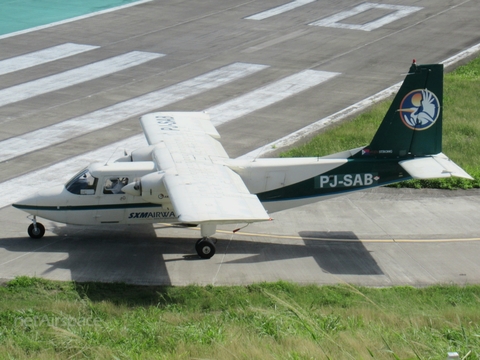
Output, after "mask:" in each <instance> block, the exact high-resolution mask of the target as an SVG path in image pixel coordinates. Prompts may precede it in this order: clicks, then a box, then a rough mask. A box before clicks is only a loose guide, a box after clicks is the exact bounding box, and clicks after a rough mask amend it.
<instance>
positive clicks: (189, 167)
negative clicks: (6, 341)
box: [140, 112, 270, 224]
mask: <svg viewBox="0 0 480 360" xmlns="http://www.w3.org/2000/svg"><path fill="white" fill-rule="evenodd" d="M140 122H141V124H142V127H143V131H144V133H145V136H146V138H147V141H148V143H149V144H150V145H155V149H154V150H153V159H154V161H155V163H156V165H157V167H158V169H159V170H162V171H164V172H165V174H164V176H163V183H164V185H165V187H166V189H167V191H168V194H169V197H170V200H171V202H172V205H173V207H174V209H175V212H176V213H177V215H178V217H179V220H180V221H181V222H184V223H194V224H200V223H205V222H215V223H217V224H221V223H236V222H255V221H265V220H269V219H270V217H269V216H268V214H267V213H266V211H265V209H264V207H263V206H262V204H261V202H260V201H259V200H258V198H257V196H256V195H253V194H250V192H249V191H248V189H247V187H246V186H245V184H244V183H243V181H242V179H241V177H240V176H239V175H238V174H237V173H235V172H234V171H233V170H231V169H230V168H229V167H227V166H226V165H224V162H225V160H227V159H228V155H227V153H226V152H225V150H224V149H223V147H222V145H221V144H220V142H218V141H217V140H215V139H214V138H219V137H220V135H219V134H218V132H217V130H216V129H215V127H214V126H213V125H212V124H211V122H210V119H209V116H208V115H207V114H205V113H185V112H164V113H153V114H148V115H144V116H142V118H141V119H140Z"/></svg>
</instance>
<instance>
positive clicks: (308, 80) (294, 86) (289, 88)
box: [205, 70, 339, 126]
mask: <svg viewBox="0 0 480 360" xmlns="http://www.w3.org/2000/svg"><path fill="white" fill-rule="evenodd" d="M337 75H339V73H335V72H327V71H317V70H304V71H302V72H299V73H297V74H293V75H290V76H288V77H286V78H284V79H281V80H279V81H275V82H273V83H271V84H269V85H266V86H263V87H261V88H259V89H257V90H254V91H252V92H249V93H248V94H245V95H243V96H239V97H237V98H235V99H232V100H230V101H227V102H225V103H223V104H220V105H217V106H213V107H211V108H209V109H206V110H205V111H206V112H207V113H208V114H210V118H211V120H212V123H213V125H215V126H218V125H221V124H224V123H226V122H228V121H230V120H232V119H237V118H239V117H241V116H243V115H246V114H249V113H251V112H253V111H255V110H259V109H262V108H264V107H267V106H269V105H272V104H274V103H276V102H278V101H281V100H284V99H286V98H287V97H290V96H292V95H295V94H298V93H300V92H302V91H304V90H307V89H309V88H311V87H313V86H317V85H319V84H321V83H322V82H324V81H327V80H329V79H331V78H333V77H335V76H337Z"/></svg>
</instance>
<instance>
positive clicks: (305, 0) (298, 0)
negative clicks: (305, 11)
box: [245, 0, 316, 20]
mask: <svg viewBox="0 0 480 360" xmlns="http://www.w3.org/2000/svg"><path fill="white" fill-rule="evenodd" d="M315 1H316V0H295V1H292V2H289V3H287V4H284V5H281V6H277V7H275V8H273V9H270V10H266V11H262V12H261V13H258V14H255V15H252V16H248V17H246V18H245V19H246V20H264V19H267V18H269V17H272V16H276V15H279V14H283V13H285V12H287V11H290V10H293V9H296V8H298V7H300V6H304V5H307V4H310V3H312V2H315Z"/></svg>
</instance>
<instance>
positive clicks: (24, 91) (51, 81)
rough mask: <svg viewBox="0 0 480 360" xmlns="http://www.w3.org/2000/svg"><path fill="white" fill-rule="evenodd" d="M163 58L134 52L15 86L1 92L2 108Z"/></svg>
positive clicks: (153, 54) (157, 55) (0, 104)
mask: <svg viewBox="0 0 480 360" xmlns="http://www.w3.org/2000/svg"><path fill="white" fill-rule="evenodd" d="M162 56H165V55H164V54H155V53H148V52H143V51H132V52H129V53H126V54H123V55H119V56H115V57H113V58H110V59H106V60H102V61H98V62H95V63H93V64H89V65H85V66H81V67H79V68H76V69H73V70H68V71H65V72H63V73H60V74H55V75H51V76H47V77H44V78H41V79H38V80H34V81H30V82H27V83H23V84H20V85H15V86H12V87H9V88H6V89H3V90H0V106H4V105H7V104H11V103H15V102H17V101H21V100H25V99H29V98H31V97H34V96H37V95H41V94H45V93H49V92H52V91H56V90H60V89H64V88H66V87H69V86H73V85H76V84H80V83H82V82H85V81H89V80H93V79H97V78H99V77H102V76H105V75H109V74H113V73H115V72H118V71H121V70H125V69H128V68H130V67H133V66H137V65H140V64H143V63H145V62H147V61H150V60H153V59H156V58H159V57H162Z"/></svg>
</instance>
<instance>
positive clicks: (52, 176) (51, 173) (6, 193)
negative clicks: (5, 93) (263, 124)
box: [0, 63, 338, 208]
mask: <svg viewBox="0 0 480 360" xmlns="http://www.w3.org/2000/svg"><path fill="white" fill-rule="evenodd" d="M232 66H236V67H240V68H241V67H242V66H244V67H245V69H244V70H249V71H254V70H255V69H256V70H257V71H258V70H261V69H263V68H265V67H266V66H265V65H253V64H239V63H237V64H233V65H229V66H228V67H227V68H230V67H232ZM249 67H252V68H250V69H249ZM223 69H225V68H223ZM219 70H222V69H219ZM222 73H224V71H222V72H220V71H217V72H216V73H215V76H212V74H211V73H208V74H206V76H204V78H203V80H202V81H199V80H198V78H195V79H192V80H189V81H186V82H185V83H188V84H189V85H188V86H185V85H183V86H181V87H178V88H177V89H176V90H175V92H177V93H181V92H183V91H186V89H188V88H189V87H190V86H192V83H197V84H198V85H197V87H201V88H204V87H205V86H211V84H212V81H214V78H216V79H217V81H222V80H223V79H224V78H225V76H226V77H230V78H232V76H233V75H235V74H234V73H233V74H231V75H230V76H228V75H226V74H225V76H223V75H222ZM336 75H338V73H331V72H324V71H315V70H305V71H302V72H300V73H298V74H294V75H291V76H288V77H286V78H284V79H281V80H279V81H276V82H274V83H272V84H270V85H267V86H264V87H263V88H261V89H258V90H256V91H253V92H251V93H248V94H246V95H244V96H240V97H239V98H236V99H233V100H232V101H228V102H227V103H226V104H227V106H225V108H224V110H222V111H226V112H228V116H227V117H223V118H222V120H221V121H222V123H225V122H227V121H230V120H233V119H235V118H237V117H240V116H242V115H245V114H246V113H248V112H252V111H255V110H257V109H259V108H261V107H264V106H267V105H266V104H265V103H264V102H266V103H268V104H273V103H274V102H277V101H281V100H283V99H285V98H286V97H288V96H291V95H294V94H296V93H298V92H300V91H303V90H305V89H307V88H309V87H311V86H315V85H318V84H319V83H321V82H323V81H326V80H328V79H331V78H332V77H334V76H336ZM307 78H310V79H309V80H307ZM182 84H183V83H182ZM179 85H180V84H179ZM274 89H277V92H282V91H284V92H285V94H283V95H282V94H280V95H279V94H275V93H274V92H273V90H274ZM162 91H163V92H164V95H165V96H167V94H168V93H169V92H170V91H171V90H168V88H167V89H164V90H162ZM148 96H149V97H150V100H151V101H157V100H159V99H162V96H163V95H162V96H159V95H158V92H157V94H156V95H155V96H152V95H151V94H148ZM255 97H257V104H255V102H254V101H253V99H254V98H255ZM246 99H247V101H248V103H249V104H248V106H246V110H245V109H241V110H240V111H236V109H235V108H236V107H237V106H238V104H242V101H245V100H246ZM126 103H127V104H125V105H123V106H122V109H118V111H119V112H120V113H122V111H127V109H128V108H129V107H130V106H133V104H132V105H129V104H128V103H129V102H126ZM234 104H235V106H233V105H234ZM222 105H223V104H220V105H219V106H218V107H217V109H220V108H222ZM245 105H247V104H245ZM150 106H151V104H150ZM154 106H156V107H158V102H157V103H156V104H155V105H154ZM138 108H139V110H140V111H141V113H144V112H146V111H145V108H144V106H143V105H141V106H140V105H138ZM211 109H212V108H211ZM142 110H143V111H142ZM213 112H214V113H218V112H216V111H215V110H214V111H213ZM92 114H93V113H92ZM90 116H91V115H89V116H86V117H85V119H83V120H80V121H79V123H78V125H76V126H77V128H75V129H74V130H73V134H77V135H78V132H79V131H80V130H81V128H80V125H82V126H84V125H85V122H86V121H88V119H90ZM102 116H105V117H106V118H110V115H109V116H106V115H105V114H104V115H102ZM77 121H78V119H77ZM98 121H99V120H98V119H97V120H94V121H93V122H94V123H95V122H98ZM217 121H218V120H217ZM64 123H67V122H64ZM49 128H51V127H49ZM49 128H45V129H49ZM67 128H68V126H67ZM45 129H42V130H45ZM35 133H36V135H35V136H32V137H31V138H29V139H24V140H25V143H24V145H23V146H26V145H27V144H29V143H30V142H31V143H33V142H36V143H37V146H40V145H41V143H42V141H39V140H37V139H38V138H37V136H41V138H42V139H45V140H43V141H46V139H51V138H57V134H55V135H52V134H54V133H52V130H51V129H50V130H48V131H46V132H45V133H44V134H40V133H38V132H35ZM47 134H48V136H47ZM7 141H8V140H7ZM0 144H1V147H2V148H4V149H6V151H9V150H11V148H10V147H11V146H17V147H18V146H20V145H19V144H18V143H17V144H16V145H13V144H10V145H9V146H8V147H7V146H5V141H4V142H2V143H0ZM30 145H32V144H29V146H30ZM143 146H147V142H146V140H145V137H144V135H143V134H142V135H136V136H133V137H130V138H128V139H125V140H121V141H118V142H116V143H115V144H112V145H108V146H105V147H102V148H100V149H98V150H95V151H91V152H89V153H87V154H84V155H79V156H76V157H74V158H72V159H69V160H66V161H62V162H60V163H58V164H55V165H52V166H49V167H47V168H44V169H40V170H37V171H34V172H32V173H28V174H26V175H22V176H19V177H17V178H14V179H11V180H8V181H5V182H3V183H2V184H1V186H0V208H2V207H4V206H8V205H10V204H11V203H14V202H15V201H18V200H20V199H22V198H24V197H25V196H27V195H29V194H31V193H32V184H34V185H35V188H36V189H39V188H44V187H47V186H53V185H55V184H57V185H59V184H64V183H65V182H66V181H67V180H68V179H69V178H70V177H72V176H73V175H74V174H75V173H77V172H78V171H79V170H80V168H81V167H82V166H87V165H88V164H89V163H91V162H94V161H106V160H107V159H112V160H115V159H117V158H118V157H120V156H122V155H123V149H128V150H135V149H137V148H140V147H143Z"/></svg>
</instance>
